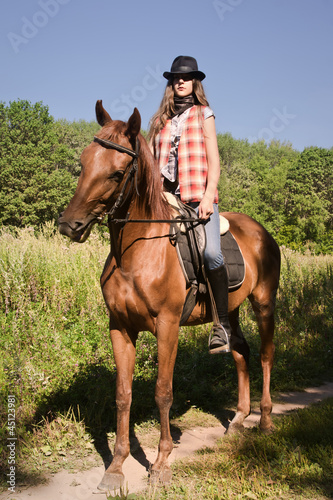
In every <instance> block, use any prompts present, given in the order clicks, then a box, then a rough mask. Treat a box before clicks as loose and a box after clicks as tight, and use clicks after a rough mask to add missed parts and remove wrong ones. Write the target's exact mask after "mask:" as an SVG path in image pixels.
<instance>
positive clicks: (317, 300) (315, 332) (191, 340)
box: [0, 225, 333, 483]
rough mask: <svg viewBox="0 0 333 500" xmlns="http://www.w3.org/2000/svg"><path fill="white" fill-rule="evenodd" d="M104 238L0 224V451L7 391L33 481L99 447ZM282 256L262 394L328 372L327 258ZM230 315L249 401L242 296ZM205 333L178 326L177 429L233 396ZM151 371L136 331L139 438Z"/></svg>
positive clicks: (228, 366)
mask: <svg viewBox="0 0 333 500" xmlns="http://www.w3.org/2000/svg"><path fill="white" fill-rule="evenodd" d="M108 248H109V242H108V237H107V236H105V235H103V234H100V233H97V232H96V233H93V234H92V235H91V237H90V238H89V240H88V241H87V242H86V243H85V244H84V245H77V244H72V243H70V242H69V241H68V240H67V239H65V238H63V237H62V236H60V235H59V234H58V233H57V231H56V229H55V228H54V227H53V226H52V225H47V226H45V227H44V228H43V230H42V231H41V232H40V233H38V234H35V233H34V232H33V230H30V229H25V230H18V231H16V232H13V233H11V232H8V231H6V230H3V231H2V233H1V234H0V349H1V352H2V357H1V360H0V386H1V399H0V404H1V420H0V425H1V427H0V433H1V436H0V437H1V446H0V459H1V461H2V463H1V465H2V467H3V469H4V470H6V467H7V464H6V460H7V449H6V448H5V442H6V441H5V440H6V437H7V433H8V429H7V410H6V408H7V397H8V394H14V395H15V397H16V434H17V437H18V446H17V454H18V460H17V463H18V466H17V469H18V470H17V474H18V479H19V481H25V483H29V482H34V481H40V480H41V478H42V476H43V474H44V473H45V472H47V471H50V470H52V471H55V470H58V469H59V468H63V467H64V466H65V467H69V468H70V467H72V468H75V467H80V468H82V467H89V466H91V464H92V463H102V460H101V456H102V457H103V458H107V457H108V456H109V454H110V450H109V446H110V445H109V443H108V440H110V439H111V440H112V439H113V437H114V433H115V429H116V408H115V365H114V361H113V356H112V347H111V342H110V340H109V334H108V318H107V313H106V308H105V305H104V302H103V298H102V294H101V291H100V285H99V276H100V274H101V271H102V268H103V264H104V261H105V258H106V256H107V254H108ZM282 264H283V265H282V278H281V286H280V290H279V293H278V298H277V314H276V320H277V321H276V323H277V327H276V336H275V343H276V357H275V365H274V369H273V374H272V392H273V394H274V393H277V392H278V391H281V390H283V391H285V390H295V389H302V388H305V387H306V386H309V385H311V386H312V385H316V384H320V383H321V382H323V381H325V380H329V379H332V378H333V369H332V363H331V359H332V349H333V300H332V298H333V297H332V295H333V257H332V256H330V257H329V256H317V257H313V256H311V255H301V254H298V253H296V252H292V251H289V250H287V249H284V250H283V263H282ZM241 322H242V327H243V331H244V334H245V336H246V338H247V340H248V342H249V345H250V348H251V353H252V355H251V365H250V371H251V393H252V397H253V399H254V400H259V398H260V394H261V385H262V377H261V367H260V360H259V338H258V333H257V328H256V322H255V319H254V315H253V313H252V311H251V308H250V305H249V304H248V303H245V304H244V306H243V307H242V309H241ZM208 331H209V325H204V326H199V327H193V328H181V329H180V337H179V351H178V356H177V361H176V368H175V375H174V404H173V407H172V410H171V418H172V419H173V421H174V422H175V423H174V425H175V426H178V427H179V428H186V426H192V425H197V422H198V421H200V419H201V420H204V421H207V422H208V421H211V419H219V420H221V421H222V422H223V420H224V419H227V418H230V416H231V415H232V410H233V408H234V406H235V402H236V398H237V377H236V371H235V368H234V365H233V361H232V358H231V356H216V357H212V356H209V354H208V351H207V339H208ZM212 358H213V359H212ZM156 374H157V350H156V340H155V339H154V337H153V336H152V335H151V334H149V333H147V332H142V333H141V334H140V337H139V340H138V344H137V363H136V367H135V373H134V383H133V403H132V411H131V432H132V434H136V435H137V436H140V439H144V435H145V434H147V433H149V432H151V430H152V429H156V428H157V425H158V424H157V422H158V413H157V410H156V405H155V400H154V387H155V380H156ZM142 394H144V395H145V397H144V398H143V397H142ZM193 409H195V411H194V410H193ZM194 417H195V418H194ZM194 422H196V423H194ZM69 437H70V439H69ZM31 450H33V453H31Z"/></svg>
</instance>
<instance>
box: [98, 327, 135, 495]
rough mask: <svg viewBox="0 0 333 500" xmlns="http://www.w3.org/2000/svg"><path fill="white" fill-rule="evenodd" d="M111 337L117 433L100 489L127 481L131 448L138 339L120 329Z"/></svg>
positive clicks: (110, 488) (105, 489) (108, 489)
mask: <svg viewBox="0 0 333 500" xmlns="http://www.w3.org/2000/svg"><path fill="white" fill-rule="evenodd" d="M111 340H112V347H113V354H114V358H115V362H116V367H117V381H116V405H117V437H116V444H115V449H114V456H113V460H112V462H111V465H110V467H109V468H108V469H107V470H106V471H105V473H104V476H103V479H102V481H101V482H100V484H99V486H98V489H100V490H103V491H111V492H112V491H113V490H114V489H117V488H119V487H120V486H122V485H123V483H124V474H123V472H122V466H123V463H124V460H125V459H126V458H127V457H128V455H129V452H130V442H129V417H130V407H131V402H132V379H133V371H134V363H135V340H132V339H131V338H129V336H128V335H127V333H124V334H123V333H122V332H120V331H119V330H111Z"/></svg>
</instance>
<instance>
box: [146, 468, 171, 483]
mask: <svg viewBox="0 0 333 500" xmlns="http://www.w3.org/2000/svg"><path fill="white" fill-rule="evenodd" d="M171 479H172V471H171V469H170V467H164V468H163V469H162V470H151V472H150V474H149V483H150V484H161V485H163V484H168V483H170V481H171Z"/></svg>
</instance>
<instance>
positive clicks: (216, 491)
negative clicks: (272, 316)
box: [110, 399, 333, 500]
mask: <svg viewBox="0 0 333 500" xmlns="http://www.w3.org/2000/svg"><path fill="white" fill-rule="evenodd" d="M274 422H275V426H276V430H275V433H274V434H273V435H271V436H265V435H262V434H260V433H259V432H258V430H257V429H256V428H254V429H250V430H246V431H245V432H244V433H243V434H240V435H236V436H231V437H225V438H224V439H222V440H220V442H218V443H217V444H216V446H215V447H213V448H204V449H202V450H200V451H198V452H197V453H196V454H194V455H192V456H191V457H188V458H186V459H184V460H182V461H177V462H175V463H174V464H173V465H172V470H173V474H174V477H173V481H172V483H171V484H170V485H169V486H168V487H167V488H163V487H162V488H159V489H156V488H155V489H154V488H150V489H147V491H145V492H144V493H143V494H140V495H137V496H135V497H133V498H136V499H137V500H154V499H160V500H178V499H192V498H200V500H206V499H207V500H211V499H214V500H230V499H244V500H245V499H254V500H255V499H258V500H259V499H260V500H261V499H309V500H310V499H311V500H313V499H317V500H319V499H331V498H332V497H333V423H332V422H333V399H328V400H326V401H325V402H323V403H321V404H317V405H313V406H312V407H310V408H307V409H303V410H299V411H298V412H295V413H293V414H291V415H288V416H284V417H279V418H277V417H276V418H275V419H274ZM110 498H112V497H110ZM123 498H126V495H124V496H123Z"/></svg>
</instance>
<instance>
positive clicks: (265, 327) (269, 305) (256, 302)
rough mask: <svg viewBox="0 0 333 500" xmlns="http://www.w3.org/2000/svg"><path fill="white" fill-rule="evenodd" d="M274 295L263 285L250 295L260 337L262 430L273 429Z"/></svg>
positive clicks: (272, 291)
mask: <svg viewBox="0 0 333 500" xmlns="http://www.w3.org/2000/svg"><path fill="white" fill-rule="evenodd" d="M275 296H276V290H269V291H267V290H266V291H264V292H263V287H261V288H260V291H259V293H258V292H254V293H253V294H252V296H251V297H250V300H251V303H252V307H253V310H254V312H255V315H256V318H257V322H258V327H259V333H260V337H261V348H260V359H261V366H262V372H263V391H262V398H261V402H260V411H261V418H260V424H259V427H260V429H261V430H262V431H263V432H271V431H272V430H273V423H272V418H271V412H272V400H271V393H270V383H271V372H272V368H273V360H274V351H275V346H274V343H273V336H274V310H275Z"/></svg>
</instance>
